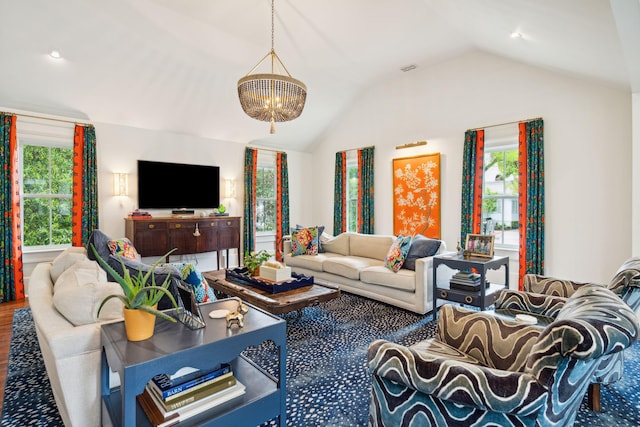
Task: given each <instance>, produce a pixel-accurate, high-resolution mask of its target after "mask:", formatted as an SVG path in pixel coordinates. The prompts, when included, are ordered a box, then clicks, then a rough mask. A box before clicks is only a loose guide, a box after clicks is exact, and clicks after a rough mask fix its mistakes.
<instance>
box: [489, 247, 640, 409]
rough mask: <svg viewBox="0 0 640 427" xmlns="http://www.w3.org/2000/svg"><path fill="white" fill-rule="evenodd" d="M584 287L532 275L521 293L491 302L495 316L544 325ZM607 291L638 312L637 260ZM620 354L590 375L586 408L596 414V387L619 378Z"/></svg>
mask: <svg viewBox="0 0 640 427" xmlns="http://www.w3.org/2000/svg"><path fill="white" fill-rule="evenodd" d="M585 285H588V283H581V282H575V281H572V280H564V279H557V278H553V277H545V276H539V275H534V274H527V275H525V276H524V292H517V291H509V290H508V291H503V292H501V294H500V295H498V298H497V299H496V302H495V309H496V313H501V314H505V315H511V316H514V315H516V314H519V313H526V314H529V315H534V316H535V317H536V318H537V319H538V323H539V324H542V325H547V324H549V323H551V322H552V321H553V320H554V319H555V318H556V316H557V313H558V312H559V310H560V309H561V308H562V306H563V305H564V303H565V301H566V300H567V298H569V297H571V295H573V294H574V293H575V292H576V291H577V290H578V289H580V288H582V287H583V286H585ZM601 286H603V287H605V286H606V287H607V288H608V289H610V290H611V291H613V292H614V293H615V294H616V295H618V296H619V297H620V298H621V299H622V300H623V301H624V302H626V303H627V305H628V306H629V307H631V309H632V310H634V311H636V313H637V312H638V311H639V309H640V258H630V259H628V260H627V261H625V263H624V264H622V266H620V268H619V269H618V271H617V272H616V274H615V275H614V277H613V279H612V280H611V282H609V284H608V285H601ZM623 367H624V352H620V353H615V354H611V355H609V356H608V357H606V358H603V359H602V360H601V361H600V363H599V365H598V368H597V369H596V371H595V373H594V377H593V379H592V384H591V386H590V388H589V406H590V407H591V409H593V410H594V411H599V410H600V385H601V384H611V383H614V382H616V381H618V380H619V379H620V378H622V373H623Z"/></svg>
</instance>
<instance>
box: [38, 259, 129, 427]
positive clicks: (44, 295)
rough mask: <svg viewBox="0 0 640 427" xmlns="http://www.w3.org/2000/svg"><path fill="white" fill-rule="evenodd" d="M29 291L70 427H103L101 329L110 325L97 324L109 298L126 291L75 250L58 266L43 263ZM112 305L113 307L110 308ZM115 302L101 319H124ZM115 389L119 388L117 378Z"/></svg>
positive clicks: (58, 400) (57, 395)
mask: <svg viewBox="0 0 640 427" xmlns="http://www.w3.org/2000/svg"><path fill="white" fill-rule="evenodd" d="M70 254H71V255H70ZM65 256H66V258H67V259H64V258H65ZM74 265H75V266H76V267H78V265H82V266H84V267H86V268H83V269H81V268H75V267H73V266H74ZM94 267H95V268H94ZM70 276H71V277H70ZM65 279H67V280H65ZM62 282H65V284H63V283H62ZM54 283H55V284H56V286H55V288H56V289H55V292H56V295H57V296H54ZM65 288H66V289H65ZM27 290H28V295H29V306H30V307H31V312H32V314H33V319H34V322H35V327H36V333H37V336H38V343H39V344H40V349H41V351H42V357H43V359H44V363H45V367H46V369H47V375H48V376H49V380H50V382H51V388H52V390H53V396H54V398H55V401H56V405H57V406H58V410H59V412H60V416H61V417H62V420H63V422H64V424H65V426H67V427H69V426H78V427H93V426H96V427H97V426H100V424H101V420H100V408H101V405H100V360H101V351H102V349H101V344H100V325H102V324H103V323H105V321H96V320H95V313H96V311H97V308H98V306H99V304H100V302H101V301H102V299H103V296H104V295H108V294H111V293H114V292H118V291H120V292H121V290H120V287H119V285H118V284H116V283H113V282H107V281H106V275H105V273H104V271H103V270H102V269H101V268H100V267H99V266H98V264H97V263H96V262H95V261H89V260H88V259H86V256H85V255H84V248H70V249H68V250H67V251H65V252H64V253H63V254H61V255H60V256H59V257H58V258H56V260H54V262H47V263H40V264H38V265H37V266H36V267H35V269H34V270H33V273H32V274H31V277H30V279H29V282H28V288H27ZM54 298H55V301H54ZM111 301H113V302H114V305H112V306H111V307H108V306H109V304H111ZM111 301H110V302H109V303H108V304H106V305H105V309H103V313H104V315H103V313H101V314H100V318H101V319H108V320H106V321H114V320H119V316H121V315H122V305H121V303H120V302H119V301H118V300H116V299H113V300H111ZM118 304H120V305H119V306H118ZM56 305H57V307H58V308H56ZM59 310H61V311H62V312H64V313H65V314H66V316H67V317H65V316H64V315H63V314H62V313H61V311H59ZM72 321H73V322H75V323H76V324H77V326H76V325H75V324H74V323H72ZM84 322H88V323H84ZM82 323H84V324H82ZM111 384H112V385H116V384H118V377H117V376H116V375H112V377H111Z"/></svg>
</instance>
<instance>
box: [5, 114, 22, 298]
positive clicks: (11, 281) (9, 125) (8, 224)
mask: <svg viewBox="0 0 640 427" xmlns="http://www.w3.org/2000/svg"><path fill="white" fill-rule="evenodd" d="M0 161H1V162H2V173H0V186H1V187H2V192H1V193H0V213H1V214H2V216H1V217H0V239H1V240H0V302H5V301H14V300H18V299H24V278H23V271H22V224H21V221H20V190H19V187H18V144H17V137H16V116H14V115H10V114H2V113H0Z"/></svg>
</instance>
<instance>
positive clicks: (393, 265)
mask: <svg viewBox="0 0 640 427" xmlns="http://www.w3.org/2000/svg"><path fill="white" fill-rule="evenodd" d="M410 246H411V236H398V238H397V239H396V240H395V241H394V242H393V243H392V244H391V248H390V249H389V253H387V258H386V259H385V261H384V265H385V267H387V268H388V269H389V270H391V271H393V272H394V273H397V272H398V270H400V268H401V267H402V264H403V263H404V259H405V258H406V256H407V254H408V253H409V247H410Z"/></svg>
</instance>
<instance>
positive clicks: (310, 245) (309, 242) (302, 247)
mask: <svg viewBox="0 0 640 427" xmlns="http://www.w3.org/2000/svg"><path fill="white" fill-rule="evenodd" d="M291 252H292V253H291V255H292V256H297V255H318V227H309V228H303V229H301V230H296V231H294V232H293V234H291Z"/></svg>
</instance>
